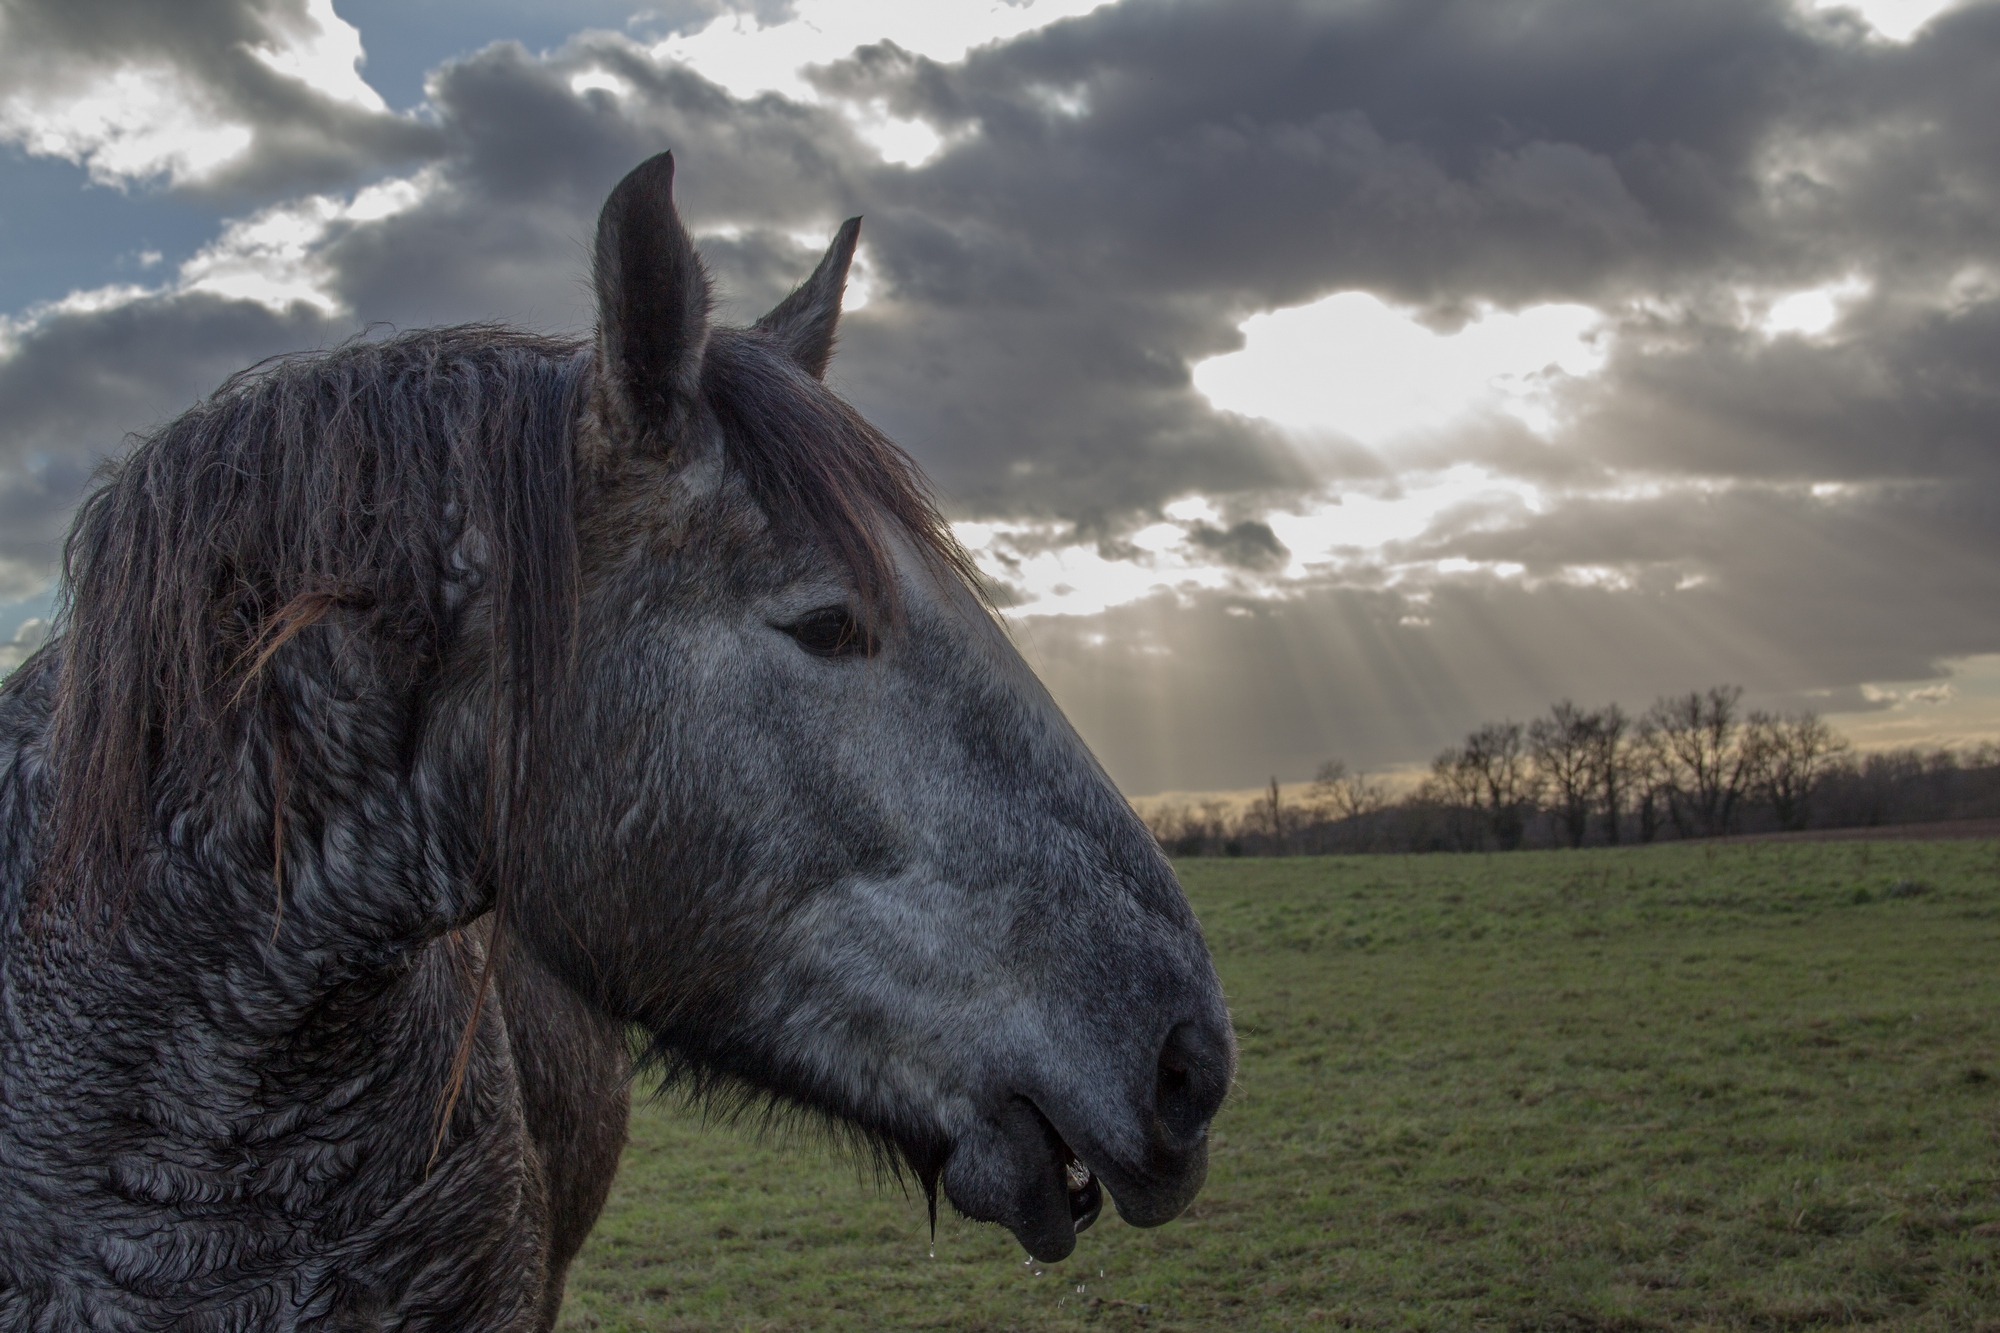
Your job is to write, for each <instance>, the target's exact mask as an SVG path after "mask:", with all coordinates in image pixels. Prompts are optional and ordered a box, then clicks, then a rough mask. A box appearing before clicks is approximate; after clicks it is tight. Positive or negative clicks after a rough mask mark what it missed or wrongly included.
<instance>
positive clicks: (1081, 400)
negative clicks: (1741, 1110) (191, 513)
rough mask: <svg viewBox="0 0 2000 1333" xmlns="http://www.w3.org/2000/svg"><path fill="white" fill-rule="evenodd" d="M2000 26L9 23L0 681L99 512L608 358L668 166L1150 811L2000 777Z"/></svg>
mask: <svg viewBox="0 0 2000 1333" xmlns="http://www.w3.org/2000/svg"><path fill="white" fill-rule="evenodd" d="M1996 71H2000V0H1969V2H1963V3H1945V2H1941V0H1868V2H1867V3H1852V4H1820V3H1814V0H1618V3H1615V4H1609V3H1604V2H1603V0H1317V2H1314V3H1306V2H1304V0H1205V2H1197V0H1115V2H1114V3H1104V4H1098V3H1094V0H885V2H883V3H862V2H860V0H756V2H755V3H749V2H745V3H733V2H732V0H664V2H663V3H658V4H653V5H650V6H645V7H636V6H635V5H634V4H633V3H631V2H630V0H565V3H563V4H560V5H557V4H553V3H542V4H531V3H528V2H527V0H177V3H175V4H174V5H171V6H165V5H160V4H158V3H157V0H0V660H4V659H6V658H7V657H8V656H9V655H10V654H11V655H13V656H18V654H19V652H20V650H21V647H22V646H24V645H25V644H26V642H27V641H28V639H29V638H31V637H32V633H33V629H32V627H31V628H30V629H29V630H28V631H27V632H26V633H25V634H24V635H23V636H22V637H21V638H20V640H19V642H18V643H16V644H15V645H12V646H9V645H7V644H6V643H5V642H4V640H5V639H6V638H7V637H8V636H11V635H15V633H16V630H17V629H18V628H19V627H21V626H23V625H24V624H27V623H28V622H29V621H30V620H32V619H34V618H39V617H44V616H46V614H47V610H48V607H49V599H50V587H51V577H52V568H53V565H54V562H55V559H56V553H57V549H58V546H59V542H60V538H61V534H62V532H63V531H64V529H65V526H66V524H67V522H68V518H69V514H70V511H71V508H72V506H73V505H74V503H75V501H76V499H77V497H78V496H79V495H80V494H81V493H82V492H83V490H84V488H85V487H86V485H87V484H88V481H89V477H90V475H91V472H92V470H93V468H94V467H96V466H97V464H98V463H99V462H100V461H101V460H102V459H103V458H105V457H106V456H108V455H112V454H115V453H116V452H117V451H118V450H120V449H121V448H122V447H123V442H124V441H125V440H126V439H127V437H128V436H129V435H130V434H131V433H132V432H144V431H145V430H147V429H149V428H151V427H154V426H157V425H159V424H160V423H163V422H164V421H166V420H169V419H171V418H172V417H173V416H174V415H175V414H176V413H177V412H179V411H181V410H182V409H184V408H186V407H187V406H188V405H190V404H191V403H193V402H194V401H196V400H197V399H198V398H199V397H200V396H201V395H202V394H204V393H206V392H208V391H210V390H212V389H213V388H214V387H215V386H216V385H217V384H219V383H220V382H221V381H222V380H223V379H224V378H225V377H226V376H227V375H229V374H230V373H231V372H232V371H235V370H237V369H239V368H241V367H243V366H246V365H248V364H250V363H252V362H254V361H256V360H258V359H260V358H262V357H265V356H268V355H271V354H274V353H278V352H285V351H293V350H298V349H302V348H311V347H321V346H330V345H332V344H334V343H337V342H338V341H340V340H341V339H343V338H346V337H349V336H351V335H353V334H354V333H356V332H359V331H361V330H363V329H381V328H385V327H402V328H414V327H421V326H425V325H431V324H439V323H449V322H457V321H465V320H502V321H507V322H512V323H516V324H520V325H524V326H527V327H530V328H534V329H539V330H545V331H573V332H583V331H587V330H588V328H589V326H590V323H591V319H592V312H591V309H590V303H589V291H588V286H587V283H586V281H585V270H586V262H585V261H586V255H587V252H588V244H589V238H590V235H591V229H592V226H593V223H594V219H595V216H596V211H597V209H598V207H599V205H600V204H601V202H602V200H603V198H604V195H605V194H606V192H607V191H608V190H609V188H610V187H611V185H612V184H613V183H615V182H616V181H617V179H618V178H619V177H620V176H621V175H622V174H623V173H624V172H625V171H627V170H628V169H629V168H631V167H632V166H633V165H635V164H636V163H638V162H639V161H640V160H641V159H643V158H644V157H646V156H648V155H650V154H651V153H654V152H657V151H659V150H661V149H668V148H671V149H672V150H674V152H675V154H676V158H677V161H678V164H679V170H678V173H677V176H676V191H677V196H678V199H679V203H680V207H681V211H682V214H683V216H684V218H685V219H686V220H687V222H688V224H689V227H690V229H691V230H692V231H693V232H694V233H695V236H696V240H697V244H698V245H699V247H700V248H701V250H702V253H703V255H704V257H705V258H706V261H707V263H708V265H709V267H710V268H711V270H712V271H713V273H714V274H715V277H716V279H717V282H718V284H719V287H720V291H721V294H722V304H721V307H720V311H721V316H722V317H723V318H725V319H727V320H730V321H734V322H747V321H749V320H751V319H754V318H755V317H756V316H757V315H759V314H760V313H762V312H763V311H764V310H765V309H767V308H768V307H769V306H770V305H772V304H774V303H775V302H776V301H777V300H778V299H779V298H780V297H781V296H782V295H783V294H784V293H785V292H786V291H788V290H789V289H790V288H791V287H792V286H793V285H795V284H796V283H797V282H798V281H800V280H801V279H802V278H803V277H804V276H805V274H806V273H807V272H809V271H810V269H811V268H812V265H813V264H814V262H815V261H816V259H817V257H818V254H819V252H820V251H821V250H822V249H823V248H824V246H825V245H826V243H827V241H828V240H829V239H830V237H831V235H832V233H833V230H834V228H835V227H836V226H837V225H838V223H839V221H840V219H842V218H844V217H847V216H850V215H854V214H860V215H862V216H863V218H864V221H863V226H862V244H861V250H860V253H859V256H858V259H857V262H856V269H855V275H854V279H853V282H852V283H851V285H850V289H849V313H848V314H847V315H846V316H845V317H844V319H843V321H842V327H841V333H842V338H841V351H840V354H839V356H838V358H837V359H836V361H835V363H834V368H833V370H832V372H831V373H830V377H829V378H830V382H831V383H832V384H833V385H834V386H835V387H836V388H837V389H838V390H839V391H840V392H842V393H843V394H845V395H846V396H847V397H848V398H849V399H850V400H852V401H853V402H854V403H855V404H856V405H857V406H858V407H859V408H860V409H861V410H862V411H863V412H864V413H866V414H867V415H868V416H869V417H871V418H872V419H873V420H874V421H876V422H877V423H878V424H880V425H881V426H883V427H884V428H885V429H886V430H888V432H889V433H890V434H891V435H892V436H894V437H895V438H896V439H897V440H898V441H899V442H901V443H902V444H903V445H904V446H905V447H906V448H907V449H908V450H909V451H910V452H911V453H912V454H913V455H914V456H915V457H916V458H917V459H918V460H919V462H920V463H921V464H922V465H923V466H924V467H925V468H926V470H927V471H928V472H929V474H930V475H931V477H932V478H933V480H934V481H935V482H936V484H937V487H938V490H939V492H940V494H941V495H942V496H943V498H944V499H945V501H946V504H947V507H948V510H949V513H950V515H951V517H952V518H953V520H954V522H955V525H956V528H957V531H958V533H959V535H960V537H961V538H962V539H963V540H964V541H965V542H966V543H967V545H968V546H969V547H970V548H971V549H972V551H973V552H974V554H975V556H976V558H977V559H978V561H979V562H980V564H981V566H982V568H983V569H984V570H985V571H986V572H987V573H988V575H989V576H990V577H991V578H992V580H993V581H994V584H995V587H996V588H997V589H998V590H999V591H998V598H999V600H1000V601H1001V602H1002V603H1003V604H1004V611H1003V614H1004V615H1005V616H1006V617H1007V619H1008V621H1009V623H1010V625H1011V626H1012V628H1013V631H1014V634H1015V636H1016V639H1017V641H1018V642H1019V643H1020V645H1021V647H1022V649H1023V651H1024V652H1025V653H1026V655H1027V656H1028V658H1029V660H1030V661H1031V662H1032V663H1033V664H1034V665H1035V666H1036V668H1037V669H1038V670H1039V671H1040V672H1041V673H1042V675H1043V677H1044V679H1045V680H1046V681H1047V682H1048V684H1049V686H1050V688H1051V690H1052V691H1053V692H1054V694H1055V696H1056V698H1057V699H1058V701H1059V702H1060V703H1061V704H1062V705H1063V706H1064V708H1065V709H1066V710H1067V711H1068V712H1069V714H1070V716H1071V718H1072V719H1073V720H1074V721H1075V722H1076V724H1077V726H1078V728H1079V730H1080V731H1081V732H1082V733H1083V735H1084V737H1085V739H1086V740H1088V741H1089V742H1090V743H1091V745H1092V746H1093V748H1095V749H1096V751H1097V752H1098V754H1099V756H1100V757H1101V758H1102V759H1103V760H1104V762H1105V765H1106V767H1107V769H1108V770H1109V771H1110V773H1111V774H1112V776H1113V777H1114V778H1115V779H1116V780H1117V781H1118V782H1119V784H1120V785H1121V786H1122V787H1123V788H1124V789H1125V790H1126V791H1127V792H1128V793H1130V794H1133V795H1135V796H1139V795H1146V794H1150V793H1158V792H1162V791H1169V790H1179V791H1202V790H1219V789H1230V788H1241V787H1247V786H1250V785H1253V784H1256V783H1259V782H1262V781H1263V780H1264V779H1265V778H1266V777H1267V776H1271V775H1275V776H1277V777H1279V778H1281V779H1283V780H1285V781H1296V780H1299V779H1302V778H1305V777H1308V776H1310V775H1311V773H1312V771H1313V770H1314V769H1315V768H1317V767H1318V765H1319V764H1320V763H1322V762H1324V761H1326V760H1329V759H1336V758H1337V759H1341V760H1343V761H1344V762H1346V763H1347V764H1348V765H1349V767H1350V768H1359V769H1365V770H1373V771H1385V770H1393V769H1398V768H1406V767H1408V766H1410V765H1413V764H1421V763H1422V762H1424V761H1425V760H1426V759H1427V758H1428V757H1429V756H1430V755H1431V754H1432V753H1434V752H1436V751H1437V750H1438V749H1439V748H1441V747H1443V746H1446V745H1449V744H1451V743H1453V742H1454V741H1455V740H1457V739H1458V738H1459V737H1461V736H1462V735H1463V734H1464V733H1465V732H1466V731H1467V730H1468V729H1470V728H1472V727H1474V726H1476V725H1478V724H1479V723H1481V722H1483V721H1487V720H1491V719H1499V718H1504V717H1512V718H1516V719H1526V718H1528V717H1531V716H1534V715H1536V714H1538V713H1540V712H1542V711H1544V710H1545V709H1546V708H1547V707H1548V706H1549V705H1550V704H1551V703H1553V702H1554V701H1555V700H1557V699H1561V698H1571V699H1574V700H1576V701H1577V702H1578V703H1580V704H1584V705H1586V706H1594V705H1597V704H1601V703H1606V702H1610V701H1614V700H1615V701H1618V702H1621V703H1623V704H1624V705H1625V707H1626V708H1627V709H1628V710H1633V711H1637V710H1641V709H1643V708H1644V707H1645V706H1646V705H1647V704H1648V703H1650V702H1651V701H1652V700H1653V699H1654V698H1655V697H1657V696H1659V695H1662V694H1667V693H1673V692H1684V691H1686V690H1689V689H1695V688H1701V687H1706V686H1708V685H1711V684H1716V683H1723V682H1729V683H1735V684H1739V685H1742V686H1743V687H1744V688H1745V690H1746V691H1747V694H1746V702H1747V703H1748V704H1750V705H1753V706H1757V707H1763V708H1769V709H1774V710H1781V711H1792V710H1799V709H1813V710H1816V711H1818V712H1820V713H1822V714H1824V715H1827V716H1829V717H1831V718H1832V719H1833V720H1834V721H1835V723H1836V724H1837V725H1839V726H1840V727H1842V728H1843V729H1844V730H1845V731H1847V732H1848V734H1849V735H1851V736H1853V737H1854V738H1855V739H1856V740H1857V741H1859V742H1860V743H1861V744H1863V745H1864V746H1869V745H1890V744H1896V745H1901V744H1922V745H1934V744H1943V743H1954V742H1964V741H1972V740H1979V739H1989V738H1995V737H2000V487H1996V482H2000V136H1996V135H1995V134H1994V133H1993V131H1992V127H1993V126H1994V125H1996V124H2000V73H1996Z"/></svg>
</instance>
